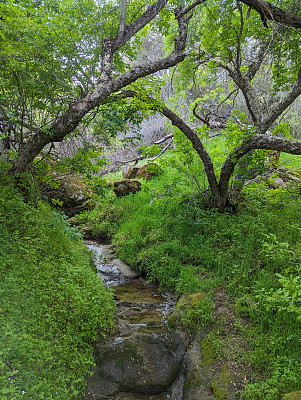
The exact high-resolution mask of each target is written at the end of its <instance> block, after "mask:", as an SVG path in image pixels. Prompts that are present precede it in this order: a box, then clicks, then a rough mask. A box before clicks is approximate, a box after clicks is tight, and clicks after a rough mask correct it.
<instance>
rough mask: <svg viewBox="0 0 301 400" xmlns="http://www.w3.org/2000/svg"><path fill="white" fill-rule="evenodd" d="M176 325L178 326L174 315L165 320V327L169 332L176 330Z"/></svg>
mask: <svg viewBox="0 0 301 400" xmlns="http://www.w3.org/2000/svg"><path fill="white" fill-rule="evenodd" d="M177 325H178V318H177V316H176V315H175V314H172V315H171V316H170V317H169V318H168V320H167V326H168V328H169V329H170V330H171V331H174V330H176V329H177Z"/></svg>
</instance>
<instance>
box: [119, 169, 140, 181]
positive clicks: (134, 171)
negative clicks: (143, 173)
mask: <svg viewBox="0 0 301 400" xmlns="http://www.w3.org/2000/svg"><path fill="white" fill-rule="evenodd" d="M139 170H140V168H139V167H130V168H129V169H128V170H127V171H126V173H125V174H124V175H123V177H124V179H134V178H136V177H137V175H138V172H139Z"/></svg>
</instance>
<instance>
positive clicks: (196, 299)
mask: <svg viewBox="0 0 301 400" xmlns="http://www.w3.org/2000/svg"><path fill="white" fill-rule="evenodd" d="M205 297H206V292H200V293H191V294H187V295H183V296H182V297H181V298H180V300H179V301H178V304H177V307H176V308H177V310H182V309H185V308H187V306H188V307H195V306H196V305H197V304H198V303H200V302H201V301H203V300H204V298H205Z"/></svg>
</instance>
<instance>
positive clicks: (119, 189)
mask: <svg viewBox="0 0 301 400" xmlns="http://www.w3.org/2000/svg"><path fill="white" fill-rule="evenodd" d="M139 190H141V182H140V181H138V180H137V179H124V180H122V181H116V182H114V186H113V191H114V193H115V194H116V196H117V197H122V196H127V195H128V194H130V193H136V192H138V191H139Z"/></svg>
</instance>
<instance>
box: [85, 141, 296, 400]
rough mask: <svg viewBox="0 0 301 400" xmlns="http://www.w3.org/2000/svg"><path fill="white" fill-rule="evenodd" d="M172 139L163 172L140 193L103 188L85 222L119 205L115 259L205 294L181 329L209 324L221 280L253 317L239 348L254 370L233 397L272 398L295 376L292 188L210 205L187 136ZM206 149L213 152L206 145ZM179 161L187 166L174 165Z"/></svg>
mask: <svg viewBox="0 0 301 400" xmlns="http://www.w3.org/2000/svg"><path fill="white" fill-rule="evenodd" d="M176 140H179V141H181V139H180V138H179V139H176ZM222 143H223V142H222ZM180 145H181V146H182V148H181V152H177V151H176V152H173V153H168V154H166V155H164V157H163V159H162V160H160V161H159V164H160V167H161V168H162V170H163V171H164V173H162V174H161V175H159V176H157V177H155V178H152V179H151V180H150V181H147V182H144V183H143V189H142V191H141V192H139V193H136V194H135V195H134V196H127V197H124V198H113V197H112V196H110V197H109V200H105V201H104V204H103V205H102V207H101V209H100V210H98V211H96V210H94V211H93V212H92V213H87V214H86V215H85V220H86V221H88V220H89V223H90V224H91V226H94V228H93V229H101V228H100V227H101V226H103V224H104V222H103V221H104V219H105V220H106V221H108V220H109V218H110V217H109V216H110V209H112V208H114V209H118V210H122V212H120V214H118V217H117V214H116V219H117V218H118V219H119V222H118V223H116V222H113V223H112V224H111V225H110V226H111V229H112V230H111V232H110V236H111V237H112V241H113V244H114V245H115V246H116V251H117V254H118V255H119V257H121V258H122V259H123V260H124V261H125V262H127V263H128V264H129V265H130V266H132V267H133V268H137V269H139V270H140V271H143V272H144V273H145V274H146V275H147V278H148V279H150V280H152V281H154V282H157V283H158V284H159V286H160V287H162V288H163V287H168V288H169V289H170V290H173V291H175V292H176V293H177V294H178V295H182V294H186V295H189V294H190V293H200V292H203V291H206V292H207V293H208V304H207V303H206V304H207V305H206V304H205V303H204V304H202V307H200V310H199V311H198V313H197V314H195V315H189V314H187V315H186V314H185V315H184V316H183V318H184V320H183V324H184V325H185V326H186V327H187V329H190V328H191V329H193V330H195V329H198V328H199V327H201V326H202V325H203V324H204V325H207V324H210V321H211V317H212V313H211V308H210V307H211V305H210V301H211V300H210V299H211V293H212V291H213V290H214V288H216V287H220V286H224V287H226V288H227V290H228V293H229V294H230V295H231V296H233V297H234V298H235V299H236V303H237V311H238V312H239V313H240V314H242V315H244V316H245V317H247V318H249V319H250V322H251V323H252V325H253V328H252V329H251V330H250V331H249V345H250V347H251V349H252V350H251V351H250V353H249V354H248V355H247V356H248V358H249V359H250V362H251V365H252V368H253V369H254V370H255V371H257V372H258V375H259V376H260V377H261V378H260V379H259V380H258V382H255V383H253V384H252V385H249V386H247V387H246V389H245V392H244V394H243V398H244V399H248V400H251V399H252V400H255V399H265V398H269V399H271V400H272V399H276V398H278V397H279V396H280V394H281V393H283V392H287V391H289V390H296V389H298V388H299V387H300V384H301V375H300V368H299V361H298V359H299V357H300V351H299V349H300V348H301V343H300V335H299V331H300V276H299V274H300V267H299V265H300V255H301V247H300V228H301V226H300V211H301V200H300V191H299V189H298V187H291V188H288V189H283V188H281V189H276V190H270V189H268V188H267V186H266V184H265V183H259V184H257V185H255V184H252V185H251V184H250V185H248V186H247V187H246V188H245V189H244V203H243V204H242V205H241V206H240V209H239V211H238V213H236V214H228V213H224V214H220V213H217V212H213V211H211V210H208V209H207V208H206V206H205V204H206V203H205V201H204V193H203V194H201V195H200V194H199V192H198V191H196V190H195V187H196V186H195V184H194V185H193V186H192V185H191V174H196V178H197V180H198V181H199V182H202V184H203V177H202V171H200V170H199V171H198V170H197V167H196V168H195V170H194V165H196V164H194V163H195V162H196V161H195V160H194V158H193V156H192V153H190V148H189V144H188V146H187V152H184V151H183V149H184V148H185V146H186V144H185V143H184V141H183V142H182V144H181V143H180ZM209 150H210V151H211V153H212V154H213V153H214V151H215V150H214V147H213V145H211V144H210V147H209ZM217 154H218V153H217ZM191 156H192V157H191ZM187 165H188V168H187V169H189V170H190V169H192V171H191V172H190V174H186V173H184V172H185V171H186V169H185V168H186V166H187ZM192 187H193V189H192ZM204 187H206V184H204ZM200 192H201V191H200ZM89 215H90V217H89ZM97 215H98V216H100V215H101V218H99V217H96V216H97ZM209 300H210V301H209ZM203 306H204V307H203Z"/></svg>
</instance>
